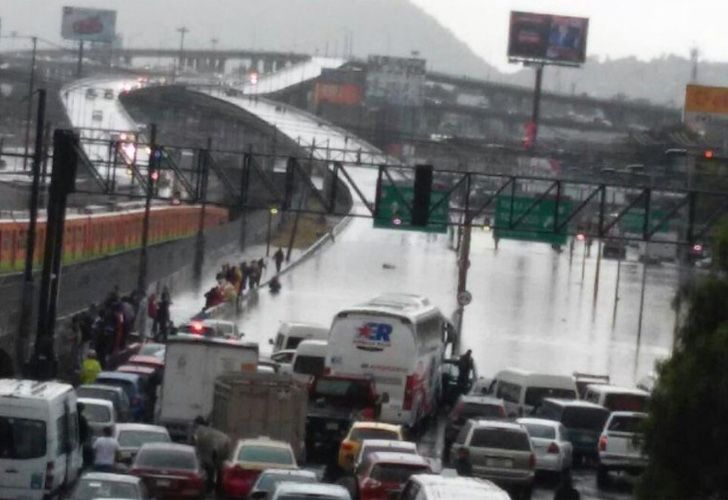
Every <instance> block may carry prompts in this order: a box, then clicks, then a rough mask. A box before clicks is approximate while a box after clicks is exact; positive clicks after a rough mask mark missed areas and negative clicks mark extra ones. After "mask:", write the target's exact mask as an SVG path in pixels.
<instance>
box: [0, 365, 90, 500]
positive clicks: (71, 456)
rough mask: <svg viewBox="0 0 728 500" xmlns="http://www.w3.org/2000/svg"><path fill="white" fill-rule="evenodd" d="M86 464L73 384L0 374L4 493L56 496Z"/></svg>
mask: <svg viewBox="0 0 728 500" xmlns="http://www.w3.org/2000/svg"><path fill="white" fill-rule="evenodd" d="M82 465H83V458H82V454H81V447H80V444H79V436H78V410H77V408H76V392H75V391H74V390H73V387H72V386H70V385H68V384H62V383H59V382H37V381H33V380H16V379H0V498H23V499H26V498H27V499H41V498H46V497H48V496H53V495H55V494H57V493H58V492H60V490H61V488H62V487H63V486H64V485H70V484H71V483H73V481H75V480H76V478H77V477H78V474H79V471H80V470H81V467H82Z"/></svg>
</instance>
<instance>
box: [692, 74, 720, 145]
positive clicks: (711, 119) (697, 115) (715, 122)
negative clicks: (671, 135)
mask: <svg viewBox="0 0 728 500" xmlns="http://www.w3.org/2000/svg"><path fill="white" fill-rule="evenodd" d="M683 121H684V122H685V125H687V126H688V127H690V128H691V129H693V130H694V131H696V132H698V133H699V134H700V135H702V136H703V137H704V139H705V140H707V141H722V140H723V138H724V137H725V135H726V132H728V87H706V86H704V85H692V84H690V85H688V86H687V87H686V88H685V114H684V117H683Z"/></svg>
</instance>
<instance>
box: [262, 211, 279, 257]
mask: <svg viewBox="0 0 728 500" xmlns="http://www.w3.org/2000/svg"><path fill="white" fill-rule="evenodd" d="M277 213H278V209H277V208H276V207H271V209H270V210H268V237H267V238H266V241H265V256H266V257H270V238H271V226H272V225H273V216H274V215H276V214H277Z"/></svg>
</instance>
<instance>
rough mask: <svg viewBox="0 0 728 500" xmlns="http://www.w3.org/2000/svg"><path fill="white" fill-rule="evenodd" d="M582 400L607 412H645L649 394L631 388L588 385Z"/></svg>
mask: <svg viewBox="0 0 728 500" xmlns="http://www.w3.org/2000/svg"><path fill="white" fill-rule="evenodd" d="M584 399H585V400H586V401H589V402H591V403H595V404H598V405H600V406H603V407H605V408H606V409H608V410H609V411H632V412H640V413H646V412H647V405H648V404H649V402H650V393H649V392H647V391H643V390H641V389H637V388H633V387H619V386H616V385H605V384H589V385H588V386H586V393H585V395H584Z"/></svg>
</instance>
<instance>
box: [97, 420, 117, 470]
mask: <svg viewBox="0 0 728 500" xmlns="http://www.w3.org/2000/svg"><path fill="white" fill-rule="evenodd" d="M111 433H112V430H111V426H106V427H104V435H103V436H101V437H100V438H97V439H96V441H94V446H93V448H94V469H95V470H96V471H97V472H114V464H115V463H116V458H117V455H118V453H119V442H118V441H117V440H116V439H114V437H113V436H112V435H111Z"/></svg>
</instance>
